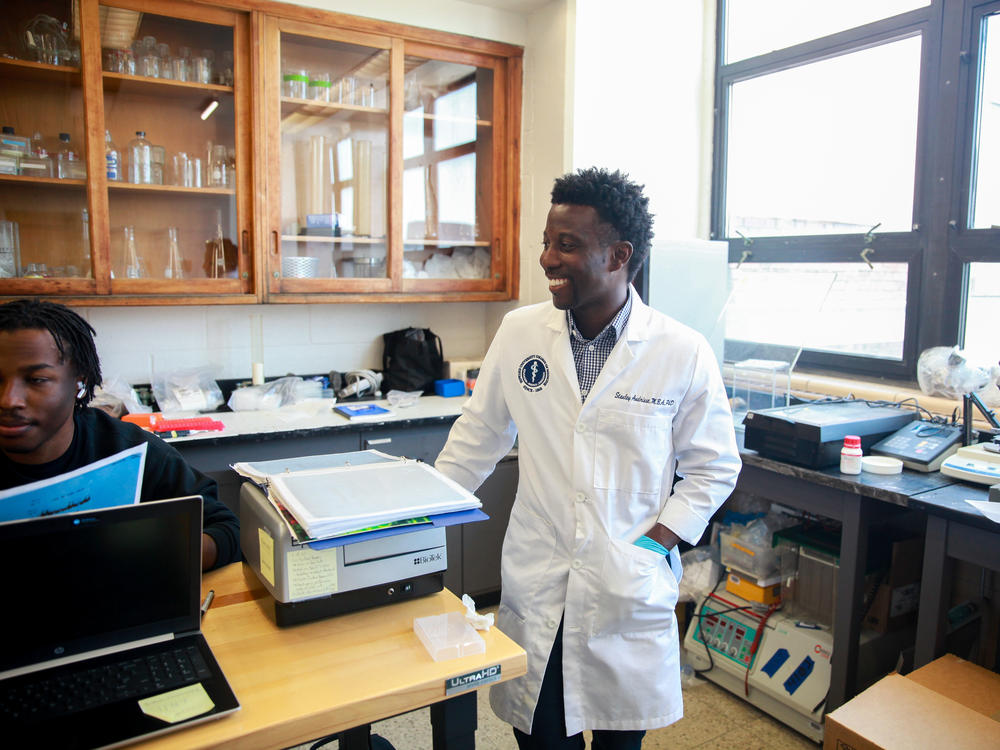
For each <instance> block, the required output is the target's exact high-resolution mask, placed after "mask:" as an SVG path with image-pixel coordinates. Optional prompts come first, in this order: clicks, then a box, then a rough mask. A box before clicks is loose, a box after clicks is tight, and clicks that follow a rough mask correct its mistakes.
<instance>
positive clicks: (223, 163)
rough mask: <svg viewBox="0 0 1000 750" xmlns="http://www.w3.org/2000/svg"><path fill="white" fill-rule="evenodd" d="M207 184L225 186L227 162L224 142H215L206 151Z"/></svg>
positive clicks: (227, 169)
mask: <svg viewBox="0 0 1000 750" xmlns="http://www.w3.org/2000/svg"><path fill="white" fill-rule="evenodd" d="M208 170H209V178H208V184H209V185H213V186H216V187H225V186H226V183H227V182H228V177H227V175H228V173H229V164H228V163H227V157H226V147H225V145H224V144H221V143H216V144H215V145H213V146H212V147H211V148H210V149H209V152H208Z"/></svg>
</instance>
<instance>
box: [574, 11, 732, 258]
mask: <svg viewBox="0 0 1000 750" xmlns="http://www.w3.org/2000/svg"><path fill="white" fill-rule="evenodd" d="M575 5H576V10H575V12H576V38H575V50H574V62H575V66H574V67H575V72H574V77H575V80H574V82H573V89H572V90H573V153H572V163H573V167H574V168H581V167H590V166H600V167H607V168H609V169H621V170H623V171H625V172H628V173H629V175H630V176H631V177H632V179H634V180H636V181H637V182H639V183H640V184H643V185H645V186H646V190H645V193H646V195H647V196H649V199H650V209H651V210H652V212H653V213H654V215H655V218H654V226H653V228H654V232H655V233H656V236H657V238H659V239H666V238H668V237H672V238H691V237H700V238H703V239H707V238H708V225H709V222H708V210H709V198H710V194H711V174H710V169H711V148H712V96H711V92H712V89H713V79H714V66H713V57H712V56H713V50H714V23H715V21H714V15H715V10H714V8H715V3H714V1H713V0H683V1H682V2H676V1H675V2H649V0H615V2H606V0H575ZM706 31H707V32H708V33H706ZM706 155H707V158H706Z"/></svg>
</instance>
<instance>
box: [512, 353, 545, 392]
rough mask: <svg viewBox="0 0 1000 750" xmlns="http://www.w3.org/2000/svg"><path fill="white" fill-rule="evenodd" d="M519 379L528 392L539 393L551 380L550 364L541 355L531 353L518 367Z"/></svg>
mask: <svg viewBox="0 0 1000 750" xmlns="http://www.w3.org/2000/svg"><path fill="white" fill-rule="evenodd" d="M517 379H518V381H519V382H520V383H521V385H522V386H523V387H524V390H526V391H527V392H528V393H537V392H538V391H540V390H542V388H544V387H545V386H546V384H547V383H548V382H549V366H548V365H547V364H546V363H545V360H544V359H542V357H541V356H540V355H538V354H531V355H529V356H527V357H525V358H524V360H523V361H522V362H521V366H520V367H518V368H517Z"/></svg>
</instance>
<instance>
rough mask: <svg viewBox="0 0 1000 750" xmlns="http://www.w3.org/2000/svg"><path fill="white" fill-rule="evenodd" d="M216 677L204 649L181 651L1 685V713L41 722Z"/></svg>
mask: <svg viewBox="0 0 1000 750" xmlns="http://www.w3.org/2000/svg"><path fill="white" fill-rule="evenodd" d="M69 669H70V670H72V667H70V668H69ZM210 676H211V672H209V670H208V666H207V665H206V664H205V660H204V658H203V657H202V655H201V652H200V651H199V650H198V647H197V646H194V645H191V646H181V647H179V648H174V649H168V650H165V651H162V652H157V653H153V654H147V655H144V656H140V657H138V658H126V659H122V660H121V661H118V662H113V663H110V664H101V665H99V666H94V667H86V666H81V667H80V668H79V669H78V670H76V671H63V670H62V669H60V671H59V673H58V674H57V675H53V676H51V677H42V676H39V678H38V679H36V680H33V681H32V680H31V679H30V677H28V679H27V680H25V679H24V678H19V679H17V680H16V684H15V685H10V686H7V685H0V711H2V712H3V713H4V714H6V715H7V717H8V718H10V719H15V720H18V721H38V720H41V719H46V718H49V717H55V716H61V715H64V714H70V713H74V712H76V711H82V710H84V709H91V708H96V707H98V706H103V705H108V704H111V703H117V702H118V701H121V700H126V699H128V698H142V697H145V696H148V695H155V694H157V693H162V692H164V691H165V690H171V689H173V688H178V687H183V686H184V685H189V684H191V683H194V682H198V681H199V680H202V679H206V678H208V677H210Z"/></svg>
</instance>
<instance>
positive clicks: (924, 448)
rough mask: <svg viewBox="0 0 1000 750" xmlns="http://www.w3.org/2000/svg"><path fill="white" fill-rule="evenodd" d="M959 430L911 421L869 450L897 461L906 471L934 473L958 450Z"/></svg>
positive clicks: (954, 426)
mask: <svg viewBox="0 0 1000 750" xmlns="http://www.w3.org/2000/svg"><path fill="white" fill-rule="evenodd" d="M962 430H963V428H962V426H961V425H955V424H943V423H937V422H925V421H923V420H914V421H913V422H910V424H908V425H905V426H904V427H901V428H899V429H898V430H896V432H894V433H892V434H891V435H890V436H889V437H887V438H883V439H882V440H879V441H878V442H877V443H875V445H873V446H872V447H871V452H872V453H874V454H876V455H879V456H890V457H892V458H898V459H899V460H900V461H902V462H903V466H905V467H906V468H908V469H913V470H915V471H924V472H929V471H937V470H938V469H940V468H941V464H942V462H944V460H945V459H946V458H947V457H948V456H950V455H951V454H952V453H954V452H955V451H956V450H958V446H959V443H961V441H962Z"/></svg>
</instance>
